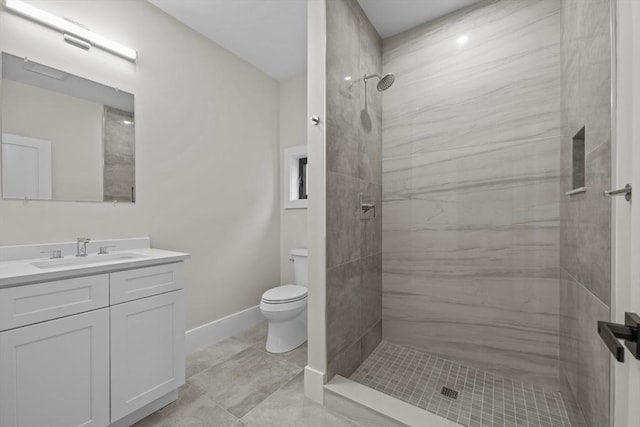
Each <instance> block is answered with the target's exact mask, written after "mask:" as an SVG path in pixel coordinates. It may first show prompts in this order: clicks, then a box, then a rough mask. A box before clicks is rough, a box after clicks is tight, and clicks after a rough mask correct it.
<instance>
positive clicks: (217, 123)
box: [0, 0, 280, 328]
mask: <svg viewBox="0 0 640 427" xmlns="http://www.w3.org/2000/svg"><path fill="white" fill-rule="evenodd" d="M29 3H30V4H33V5H35V6H38V7H41V8H43V9H46V10H48V11H50V12H52V13H55V14H57V15H59V16H66V17H68V18H70V19H73V20H76V21H78V22H80V23H82V24H83V25H86V26H88V27H89V28H91V29H92V30H93V31H95V32H97V33H99V34H102V35H104V36H107V37H109V38H111V39H113V40H116V41H118V42H120V43H122V44H124V45H127V46H131V47H133V48H135V49H137V50H138V52H139V59H138V61H137V64H135V65H134V64H131V63H130V62H128V61H126V60H123V59H120V58H118V57H116V56H114V55H111V54H108V53H106V52H103V51H100V50H99V49H96V48H93V49H91V50H90V51H88V52H87V51H84V50H81V49H78V48H76V47H73V46H70V45H68V44H65V43H64V42H63V41H62V36H61V35H60V34H59V33H58V32H55V31H53V30H51V29H48V28H45V27H42V26H40V25H38V24H36V23H33V22H31V21H28V20H26V19H23V18H21V17H18V16H15V15H12V14H9V13H7V12H6V11H5V9H0V48H1V49H2V50H4V51H7V52H9V53H12V54H14V55H17V56H28V57H30V58H32V59H33V60H35V61H38V62H41V63H44V64H48V65H51V66H53V67H56V68H60V69H62V70H66V71H69V72H72V73H74V74H76V75H79V76H82V77H85V78H89V79H92V80H97V81H101V82H103V83H105V84H107V85H110V86H117V87H120V88H121V89H123V90H126V91H127V92H131V93H134V94H135V96H136V180H137V190H138V191H137V203H135V204H129V205H125V204H122V205H116V206H114V205H113V204H109V203H107V204H105V203H71V202H29V203H28V204H26V205H24V204H23V203H22V202H20V201H0V245H6V244H20V243H33V242H56V241H69V240H73V239H74V238H75V237H76V236H80V235H82V236H84V235H87V236H90V237H93V238H118V237H130V236H144V235H149V236H151V239H152V245H153V246H155V247H159V248H168V249H174V250H181V251H187V252H190V253H192V254H193V258H192V260H190V261H188V262H187V327H189V328H192V327H195V326H198V325H201V324H204V323H207V322H209V321H212V320H215V319H218V318H221V317H223V316H225V315H228V314H231V313H235V312H237V311H239V310H242V309H244V308H247V307H250V306H253V305H256V304H258V303H259V301H260V295H261V294H262V292H264V291H265V290H266V289H268V288H269V287H271V286H273V284H274V283H277V282H278V280H279V261H280V260H279V258H280V257H279V252H280V251H279V248H280V224H279V217H280V203H279V202H280V200H279V188H280V187H279V185H278V184H279V179H278V176H279V163H280V160H279V157H280V153H279V146H278V137H279V119H278V111H279V94H278V91H279V85H278V82H276V81H274V80H272V79H271V78H269V77H267V76H266V75H265V74H264V73H262V72H261V71H259V70H257V69H256V68H254V67H253V66H251V65H249V64H247V63H246V62H244V61H242V60H241V59H239V58H238V57H236V56H234V55H233V54H231V53H230V52H228V51H226V50H224V49H222V48H221V47H219V46H217V45H215V44H213V43H211V42H210V41H208V40H207V39H205V38H204V37H202V36H200V35H199V34H197V33H196V32H194V31H192V30H190V29H189V28H187V27H186V26H184V25H182V24H180V23H179V22H177V21H176V20H174V19H173V18H171V17H169V16H168V15H166V14H164V13H163V12H161V11H160V10H159V9H157V8H155V7H154V6H152V5H150V4H149V3H147V2H145V1H142V0H93V1H90V2H89V1H85V2H79V1H73V0H56V1H51V0H49V1H46V0H31V1H30V2H29Z"/></svg>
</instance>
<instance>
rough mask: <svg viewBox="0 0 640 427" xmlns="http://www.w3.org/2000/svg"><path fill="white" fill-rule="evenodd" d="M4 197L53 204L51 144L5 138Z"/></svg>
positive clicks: (18, 137) (3, 155)
mask: <svg viewBox="0 0 640 427" xmlns="http://www.w3.org/2000/svg"><path fill="white" fill-rule="evenodd" d="M2 195H3V197H4V198H5V199H24V198H28V199H38V200H51V142H50V141H46V140H44V139H36V138H28V137H25V136H19V135H12V134H8V133H5V134H2Z"/></svg>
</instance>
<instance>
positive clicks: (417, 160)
mask: <svg viewBox="0 0 640 427" xmlns="http://www.w3.org/2000/svg"><path fill="white" fill-rule="evenodd" d="M559 10H560V4H559V1H558V0H542V1H536V2H530V1H525V0H516V1H492V2H484V3H480V4H478V5H475V6H473V7H469V8H466V9H463V10H461V11H458V12H456V13H454V14H451V15H448V16H446V17H443V18H441V19H439V20H436V21H434V22H431V23H427V24H425V25H423V26H420V27H418V28H415V29H413V30H409V31H407V32H405V33H402V34H400V35H398V36H395V37H392V38H390V39H387V40H385V41H384V43H383V68H384V69H385V71H391V72H394V73H395V74H396V83H395V84H394V86H393V87H392V88H391V89H390V90H389V91H388V94H387V93H385V97H384V104H383V110H384V114H383V188H384V194H383V201H384V208H385V209H384V217H383V226H382V227H383V322H384V331H383V332H384V337H385V339H388V340H389V341H392V342H398V343H402V344H405V345H409V346H412V347H416V348H419V349H423V350H426V351H428V352H430V353H435V354H438V355H441V356H443V357H445V358H448V359H453V360H458V361H461V362H463V363H467V364H471V365H472V366H477V367H480V368H481V369H485V370H488V371H491V372H495V373H497V374H499V375H502V376H506V377H511V378H516V379H518V380H519V381H525V382H532V383H534V384H538V385H542V386H544V387H547V388H548V389H549V390H558V389H559V383H558V353H559V350H558V346H559V343H558V329H559V321H558V304H559V298H558V296H559V262H558V259H559V225H560V224H559V217H560V206H559V199H558V196H559V191H560V182H559V180H560V161H559V156H560V144H559V142H560V79H559V72H560V60H559V52H560V50H559V35H560V13H559ZM470 29H472V30H470ZM464 33H469V37H470V41H469V43H468V44H467V45H466V46H463V47H459V46H458V45H457V44H456V39H457V38H458V37H459V35H460V34H464Z"/></svg>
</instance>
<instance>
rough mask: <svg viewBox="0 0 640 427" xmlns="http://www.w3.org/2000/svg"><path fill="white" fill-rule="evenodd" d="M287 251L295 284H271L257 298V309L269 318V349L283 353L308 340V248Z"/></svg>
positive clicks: (267, 346) (267, 348)
mask: <svg viewBox="0 0 640 427" xmlns="http://www.w3.org/2000/svg"><path fill="white" fill-rule="evenodd" d="M290 255H291V258H290V259H291V260H292V261H293V263H294V273H295V279H296V284H295V285H283V286H276V287H275V288H271V289H269V290H268V291H266V292H265V293H264V294H262V300H261V301H260V311H261V312H262V315H263V316H264V317H265V318H266V319H267V320H268V321H269V326H268V332H267V344H266V350H267V351H268V352H269V353H286V352H287V351H291V350H293V349H294V348H296V347H299V346H300V345H302V344H303V343H304V342H305V341H306V340H307V286H306V285H307V250H306V249H294V250H292V251H291V252H290Z"/></svg>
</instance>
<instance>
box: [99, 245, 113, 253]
mask: <svg viewBox="0 0 640 427" xmlns="http://www.w3.org/2000/svg"><path fill="white" fill-rule="evenodd" d="M115 247H116V245H107V246H100V249H99V250H98V255H106V254H108V253H109V251H108V249H109V248H115Z"/></svg>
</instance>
